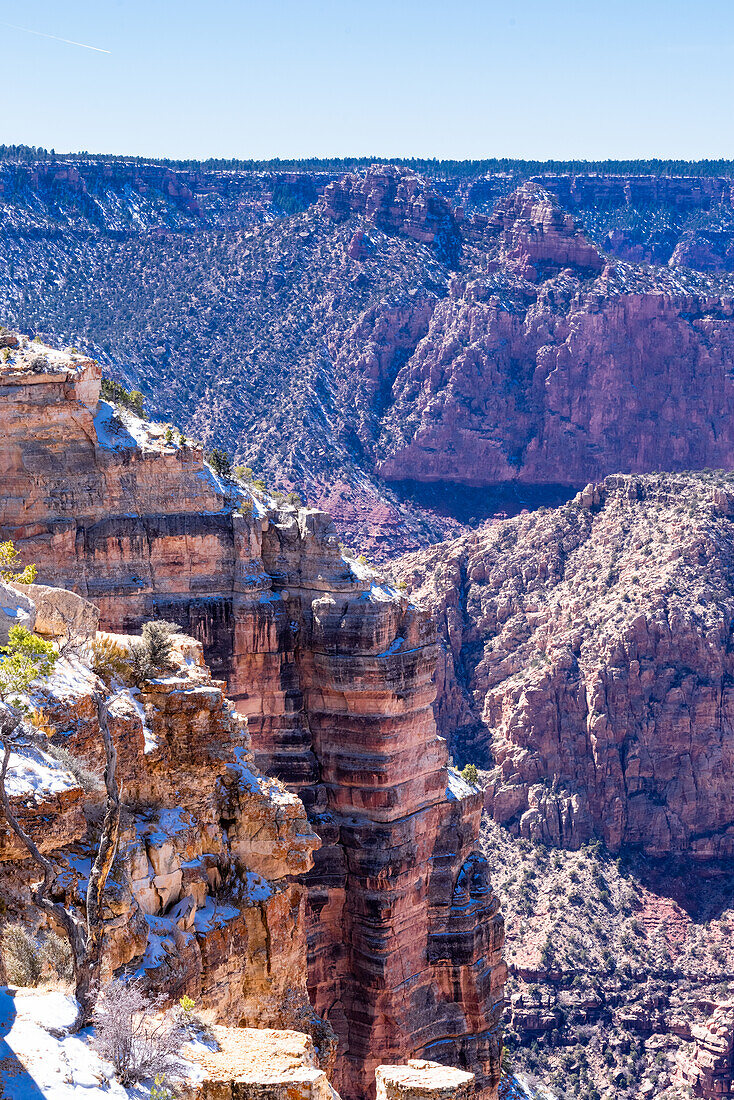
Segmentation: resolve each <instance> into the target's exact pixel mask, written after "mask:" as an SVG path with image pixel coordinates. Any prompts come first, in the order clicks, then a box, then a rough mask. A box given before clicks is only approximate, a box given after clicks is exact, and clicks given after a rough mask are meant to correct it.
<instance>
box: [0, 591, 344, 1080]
mask: <svg viewBox="0 0 734 1100" xmlns="http://www.w3.org/2000/svg"><path fill="white" fill-rule="evenodd" d="M35 590H36V586H33V585H31V586H26V587H25V588H24V591H25V592H26V593H27V594H28V595H29V597H30V598H31V599H33V597H34V595H35V594H36V591H35ZM54 593H56V597H55V596H54ZM69 597H70V594H69V593H68V592H65V591H61V590H54V589H50V588H42V589H41V591H40V593H39V598H40V601H41V603H42V604H43V605H44V606H45V608H46V619H47V621H48V618H49V616H48V610H49V608H50V607H51V606H52V604H53V603H54V600H55V599H57V601H58V604H57V606H58V607H59V608H62V609H63V608H64V607H68V604H69ZM75 598H76V597H75ZM76 599H77V601H78V603H79V604H81V603H82V601H79V600H78V598H76ZM89 617H90V616H88V617H87V618H89ZM44 633H47V634H48V633H50V634H51V636H52V637H58V636H56V635H55V632H53V631H48V630H46V631H44ZM62 637H63V636H62ZM93 637H94V633H92V638H93ZM105 637H106V638H107V640H108V641H112V642H114V643H115V644H116V645H117V646H118V648H119V649H121V651H122V652H125V651H127V649H128V647H129V643H130V641H131V639H130V638H127V637H125V636H121V635H106V636H105ZM90 640H91V639H90V638H89V637H86V638H85V637H83V636H82V635H80V634H79V633H77V635H76V641H77V644H78V645H83V646H85V647H86V644H87V643H88V642H89V641H90ZM172 646H173V651H172V657H171V664H170V667H169V668H168V669H167V670H166V672H167V675H163V676H161V677H159V678H156V679H152V680H149V681H147V682H146V683H145V684H144V686H143V688H142V690H138V689H131V688H123V687H122V686H121V684H120V683H119V682H115V684H114V685H110V684H109V683H106V682H103V681H102V680H101V679H99V678H98V677H97V676H96V675H95V674H94V672H93V671H92V670H91V668H90V667H89V658H88V657H85V656H83V655H82V656H68V657H62V658H60V659H59V660H58V661H57V663H56V666H55V668H54V670H53V673H52V675H51V676H50V678H48V679H47V680H44V681H41V682H40V683H39V684H38V686H37V689H36V692H35V696H34V702H35V704H36V707H37V710H36V712H35V713H36V715H39V714H40V715H41V716H42V727H43V729H42V730H41V731H40V732H36V733H33V732H32V731H30V732H29V733H28V735H27V736H23V737H21V738H20V739H19V741H18V744H17V745H16V747H15V749H14V751H13V753H12V754H11V757H10V762H9V769H8V778H7V789H8V793H9V795H10V797H11V802H12V804H13V807H14V809H15V811H16V813H17V815H18V817H19V819H20V821H21V823H22V824H23V825H24V826H25V827H26V829H28V831H29V832H30V834H31V836H32V837H33V838H34V839H35V840H36V842H37V843H40V845H41V847H42V849H43V850H44V851H46V852H47V853H49V854H51V855H52V857H53V859H54V861H55V863H56V865H57V866H58V867H59V868H60V871H61V874H60V877H59V885H60V887H61V888H62V890H63V891H64V892H65V893H66V895H67V898H68V899H69V900H71V901H73V903H74V904H76V905H81V904H83V899H84V898H85V896H86V880H87V877H88V875H89V869H90V866H91V859H90V856H91V851H92V850H93V847H92V846H93V841H94V837H95V830H96V827H97V825H96V824H95V823H98V820H99V809H100V805H99V804H100V802H101V799H102V795H103V789H104V788H103V784H102V782H101V774H102V770H103V766H104V760H103V753H102V749H101V741H102V738H101V734H100V731H99V726H98V715H97V707H96V703H95V694H99V695H100V696H101V697H102V698H103V699H104V700H105V702H106V704H107V706H108V711H109V723H110V730H111V733H112V736H113V739H114V740H115V742H116V744H117V747H118V751H119V768H118V782H119V783H120V785H121V787H122V790H123V796H124V812H123V819H122V826H121V835H120V842H119V844H118V849H117V855H116V857H115V862H114V864H113V867H112V870H111V872H110V878H109V880H108V883H107V887H106V890H105V902H104V916H105V926H104V953H103V969H104V977H105V979H106V978H107V977H109V976H110V975H111V974H112V973H113V972H114V971H116V970H119V968H120V967H122V966H131V968H132V970H133V971H134V972H137V973H138V975H139V976H140V977H141V978H142V979H143V980H144V981H145V983H146V984H147V985H148V986H149V987H152V988H153V989H154V990H156V991H160V992H162V993H164V994H165V995H166V997H169V998H171V999H174V1000H175V999H177V998H178V997H180V996H182V995H183V994H184V993H186V994H188V995H189V996H191V997H193V998H194V999H195V1000H196V1001H197V1002H198V1003H199V1004H200V1005H201V1007H202V1008H207V1009H211V1010H212V1011H213V1012H214V1013H215V1016H216V1018H217V1019H218V1020H221V1021H226V1022H227V1023H236V1024H243V1025H248V1026H251V1027H268V1026H270V1027H278V1026H293V1027H298V1028H301V1029H304V1030H308V1031H311V1032H312V1034H314V1036H316V1037H317V1042H318V1044H319V1047H320V1053H321V1056H322V1059H323V1063H324V1065H325V1066H326V1067H328V1068H330V1067H331V1065H332V1064H333V1054H334V1042H333V1033H331V1032H330V1030H329V1028H328V1026H325V1025H324V1024H323V1022H322V1021H321V1020H319V1019H318V1018H317V1017H316V1016H315V1014H314V1012H313V1010H312V1008H311V1007H310V1005H309V1002H308V998H307V993H306V973H305V961H306V890H305V888H304V886H303V885H301V884H299V883H298V882H296V881H295V876H298V875H301V874H303V872H305V871H307V870H308V869H309V868H310V867H311V866H312V864H313V858H312V854H313V851H314V849H315V848H317V847H318V846H319V839H318V837H317V836H316V834H315V833H314V832H313V831H312V830H311V828H310V826H309V824H308V822H307V820H306V812H305V809H304V807H303V804H302V803H301V802H300V801H299V799H298V798H296V797H295V796H294V795H292V794H289V793H288V792H287V791H286V790H285V788H284V787H283V786H282V784H279V783H277V782H276V781H275V780H272V779H267V778H265V777H264V776H262V775H261V774H260V773H259V772H258V771H257V769H256V768H255V767H254V765H253V762H252V753H251V751H250V740H249V735H248V733H247V727H246V723H245V721H244V719H242V717H241V716H239V715H237V714H236V712H235V711H234V708H233V707H232V705H231V704H230V703H229V702H228V701H227V700H226V699H225V698H224V694H223V688H224V684H223V683H222V682H218V681H215V680H212V678H211V675H210V674H209V671H208V669H207V668H206V666H205V664H204V662H203V659H202V652H201V646H200V645H199V644H198V643H197V642H195V641H194V640H193V639H190V638H186V637H185V636H183V635H174V636H173V637H172ZM80 651H81V650H80ZM87 652H88V650H87ZM36 720H37V721H38V718H36ZM70 762H71V763H70ZM82 763H83V764H84V772H83V778H82V782H84V784H85V787H84V789H82V788H81V786H80V781H79V779H78V778H77V774H76V773H75V772H73V771H70V770H69V768H70V767H76V768H79V766H80V765H81V764H82ZM80 774H82V773H80ZM9 835H10V830H9V828H8V827H7V826H6V825H3V829H2V842H1V843H0V893H2V897H3V903H4V906H5V910H4V911H5V913H6V915H12V917H13V918H15V919H18V918H21V919H23V920H24V921H30V922H31V923H33V907H32V905H31V903H30V884H31V883H32V882H34V881H35V877H36V875H37V869H36V868H35V867H34V866H33V864H32V863H30V861H29V860H28V859H27V852H26V851H25V849H24V848H23V847H22V846H20V845H19V844H18V842H17V841H14V843H13V844H12V845H11V844H9V843H8V842H7V837H8V836H9ZM39 918H40V914H36V923H37V922H38V919H39Z"/></svg>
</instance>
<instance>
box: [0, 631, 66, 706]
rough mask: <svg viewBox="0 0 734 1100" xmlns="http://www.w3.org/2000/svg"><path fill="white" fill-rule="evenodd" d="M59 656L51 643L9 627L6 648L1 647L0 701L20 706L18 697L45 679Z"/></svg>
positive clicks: (27, 632)
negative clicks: (35, 683) (38, 681)
mask: <svg viewBox="0 0 734 1100" xmlns="http://www.w3.org/2000/svg"><path fill="white" fill-rule="evenodd" d="M58 656H59V655H58V653H57V652H56V650H55V649H54V647H53V646H52V645H51V643H50V642H46V641H44V639H43V638H39V637H38V635H37V634H31V632H30V630H26V628H25V627H24V626H13V627H11V628H10V632H9V634H8V645H5V646H0V698H2V699H5V700H7V701H9V702H10V703H13V704H15V705H20V703H19V700H18V696H19V695H22V694H23V692H24V691H25V690H26V689H27V688H28V687H30V685H31V684H32V683H33V681H34V680H37V679H39V678H40V677H43V676H48V675H49V674H50V673H51V671H52V669H53V667H54V664H55V663H56V660H57V658H58Z"/></svg>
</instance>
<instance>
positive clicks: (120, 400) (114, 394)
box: [100, 378, 145, 416]
mask: <svg viewBox="0 0 734 1100" xmlns="http://www.w3.org/2000/svg"><path fill="white" fill-rule="evenodd" d="M100 394H101V396H102V398H103V399H104V400H105V401H111V402H112V403H113V404H114V405H123V406H124V407H125V408H126V409H131V410H132V411H133V412H134V413H137V414H138V416H145V402H144V398H143V395H142V393H141V392H140V390H127V389H125V387H124V386H123V385H122V383H121V382H116V381H115V380H114V378H103V379H102V385H101V389H100Z"/></svg>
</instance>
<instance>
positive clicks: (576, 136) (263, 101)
mask: <svg viewBox="0 0 734 1100" xmlns="http://www.w3.org/2000/svg"><path fill="white" fill-rule="evenodd" d="M0 21H1V22H2V24H3V25H2V26H0V35H1V36H2V44H3V51H2V56H3V66H2V69H3V71H2V78H1V80H2V82H1V83H0V104H1V111H2V114H1V126H0V143H2V142H4V143H6V144H13V143H23V144H28V145H43V146H46V147H47V148H54V149H56V151H57V152H61V151H69V150H80V149H86V150H89V151H90V152H110V153H129V154H136V155H140V156H159V157H202V158H203V157H209V156H215V157H217V156H222V157H242V158H248V157H254V158H269V157H273V156H280V157H302V156H351V155H371V154H375V155H380V156H386V157H390V156H421V157H432V156H435V157H456V158H464V157H472V158H478V157H491V156H511V157H527V158H541V159H546V158H589V159H603V158H606V157H613V158H634V157H655V156H657V157H673V158H679V157H680V158H689V159H698V158H706V157H714V158H717V157H726V158H734V123H733V119H734V0H524V2H523V3H519V2H515V0H505V2H504V3H500V2H498V0H318V2H317V0H259V2H257V3H255V2H253V0H197V2H193V0H0ZM7 24H14V25H16V26H20V27H23V28H27V30H16V29H12V28H11V27H9V26H7ZM28 30H31V31H36V32H39V33H37V34H30V33H28ZM40 34H44V35H56V36H58V37H59V38H65V39H71V40H74V41H75V42H77V43H83V44H85V45H87V46H94V47H96V48H97V49H96V50H92V49H87V48H84V46H83V45H71V44H67V43H65V42H61V41H57V40H55V39H52V38H46V37H40ZM98 50H108V51H109V53H102V52H97V51H98Z"/></svg>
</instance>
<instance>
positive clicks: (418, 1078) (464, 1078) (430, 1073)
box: [376, 1059, 474, 1100]
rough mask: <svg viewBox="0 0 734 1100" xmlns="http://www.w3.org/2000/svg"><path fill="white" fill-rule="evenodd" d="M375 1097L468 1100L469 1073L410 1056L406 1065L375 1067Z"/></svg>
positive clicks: (381, 1099)
mask: <svg viewBox="0 0 734 1100" xmlns="http://www.w3.org/2000/svg"><path fill="white" fill-rule="evenodd" d="M376 1077H377V1100H449V1097H455V1098H456V1100H471V1098H472V1097H473V1096H474V1078H473V1077H472V1075H471V1073H464V1071H463V1070H460V1069H450V1068H448V1067H446V1066H442V1065H439V1064H438V1063H437V1062H426V1061H421V1060H419V1059H412V1060H411V1061H410V1062H408V1064H407V1066H380V1067H379V1069H378V1070H377V1074H376Z"/></svg>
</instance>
